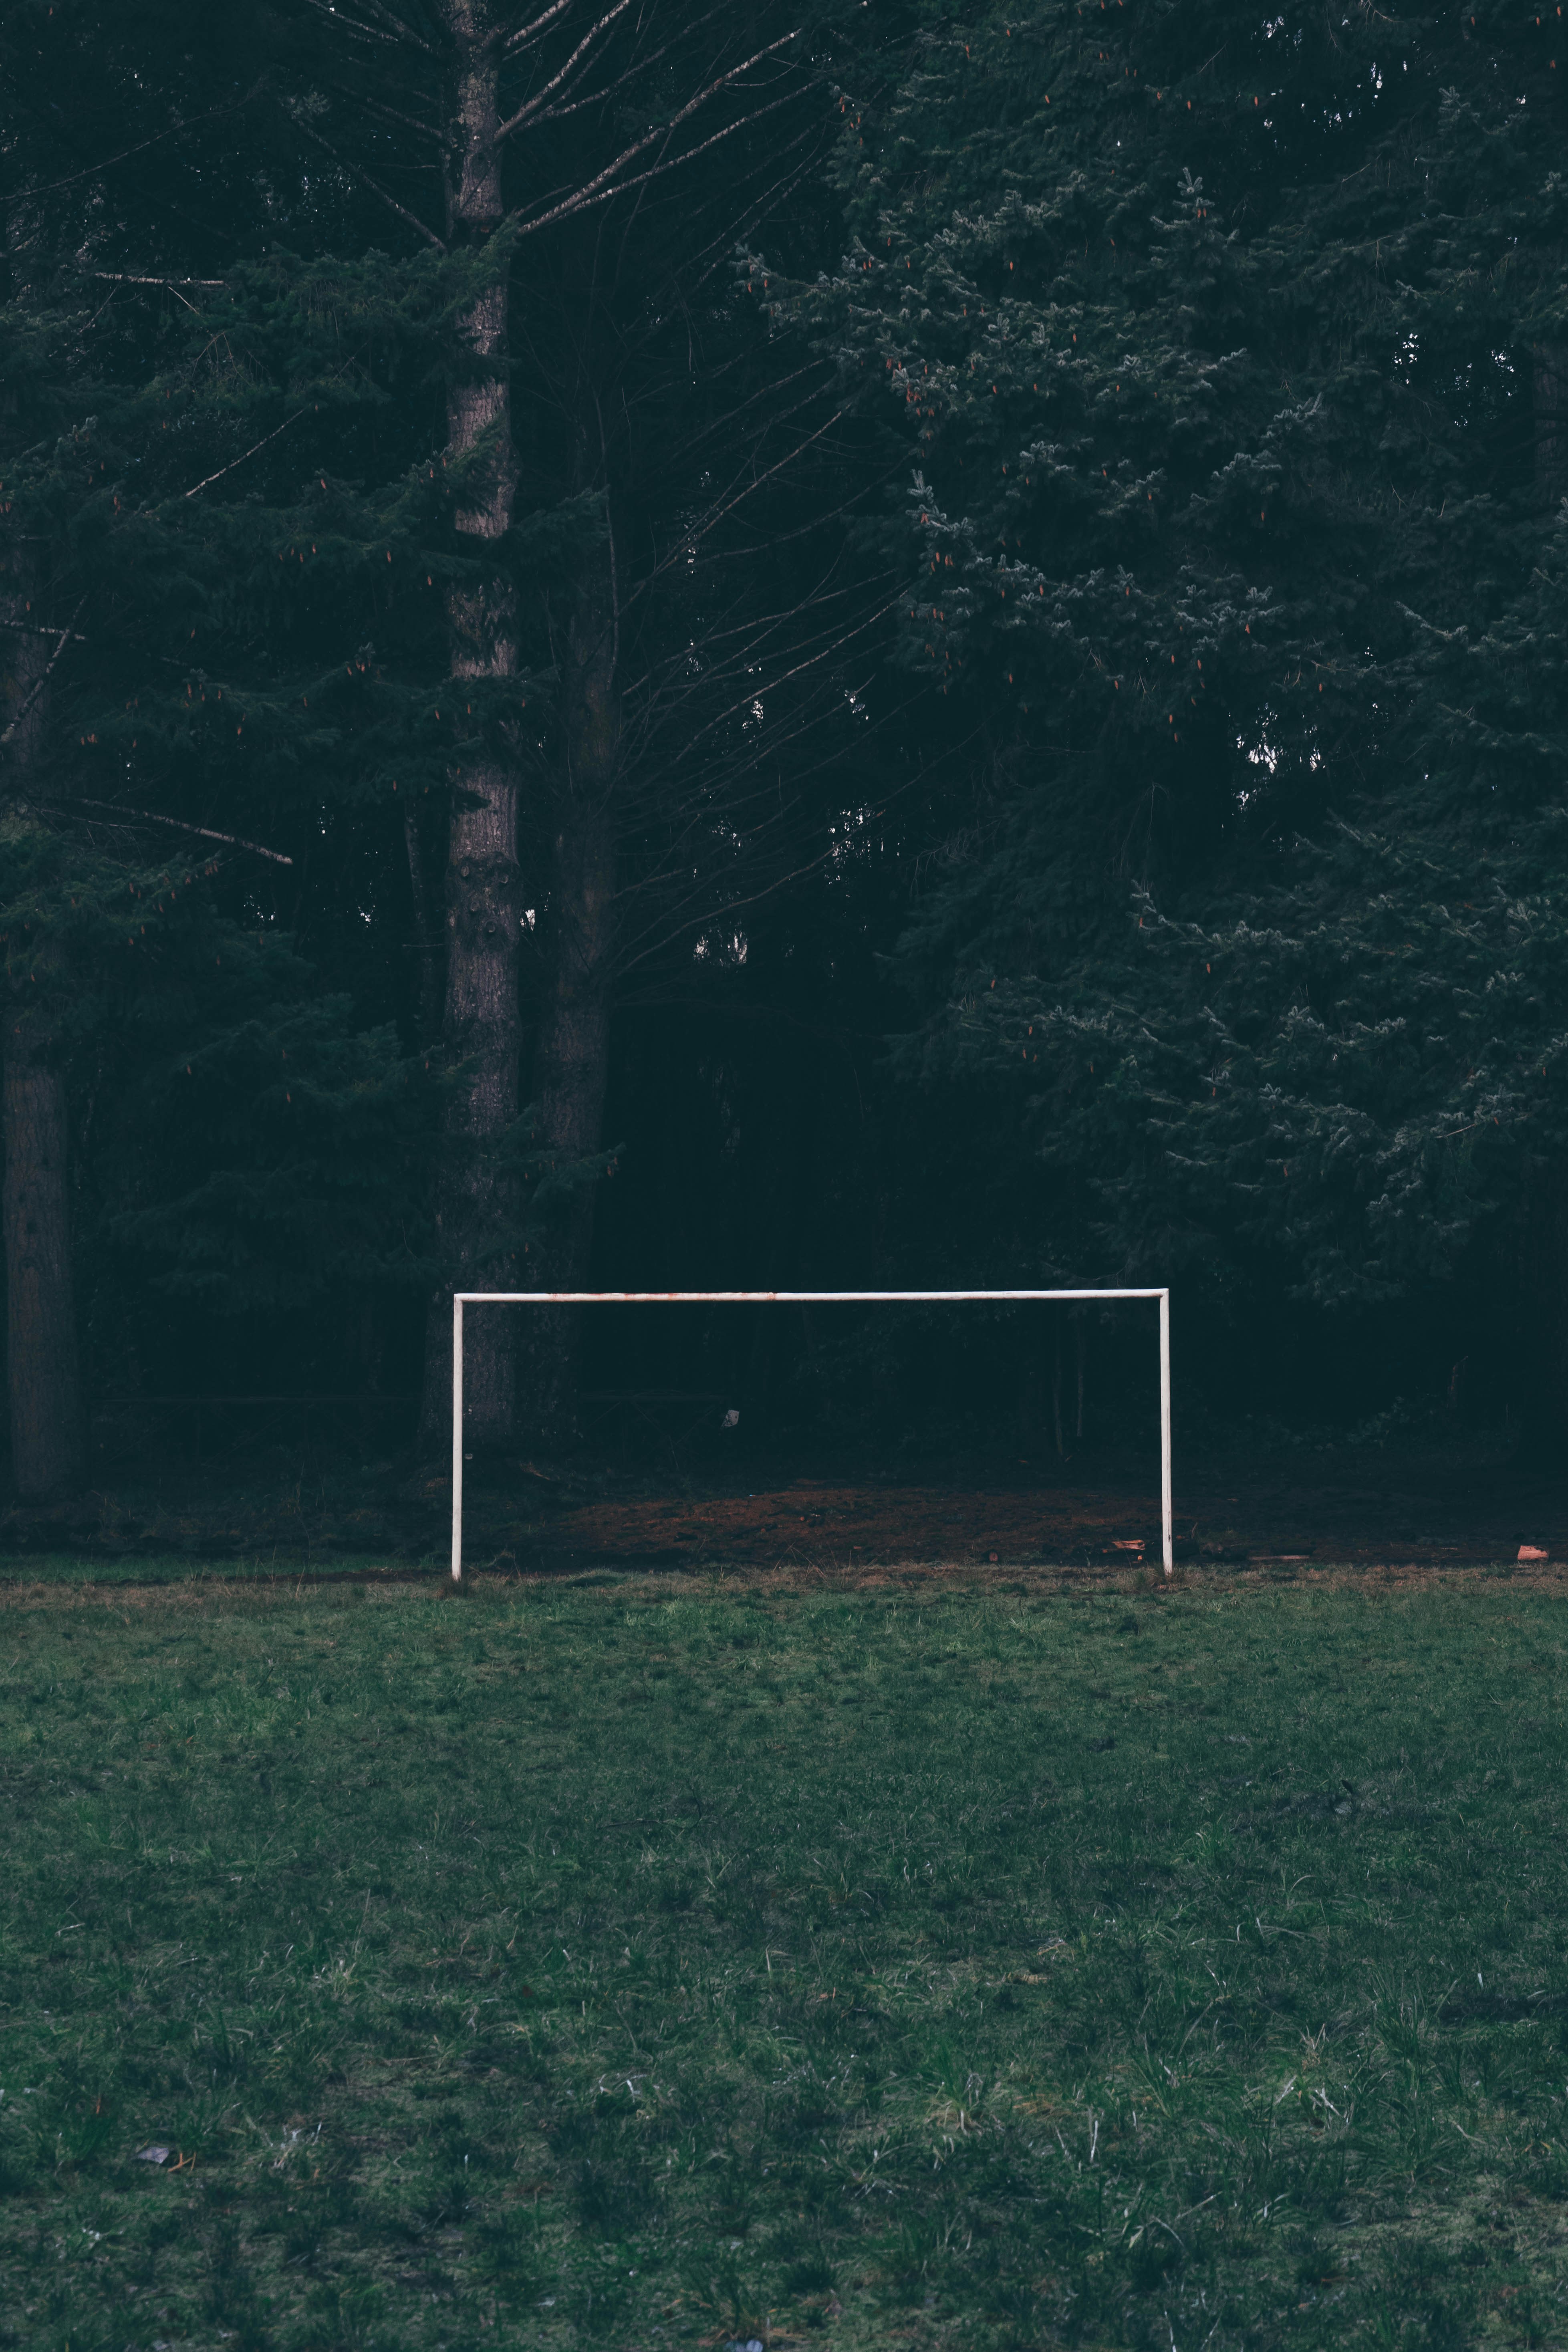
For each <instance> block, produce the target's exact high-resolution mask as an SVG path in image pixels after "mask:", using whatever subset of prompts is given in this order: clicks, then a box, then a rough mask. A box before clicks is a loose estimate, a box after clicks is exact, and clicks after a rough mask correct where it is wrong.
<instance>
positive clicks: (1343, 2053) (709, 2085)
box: [0, 1580, 1568, 2352]
mask: <svg viewBox="0 0 1568 2352" xmlns="http://www.w3.org/2000/svg"><path fill="white" fill-rule="evenodd" d="M1562 1626H1563V1617H1562V1603H1561V1601H1559V1600H1558V1599H1557V1598H1556V1597H1555V1596H1554V1595H1552V1593H1550V1592H1547V1591H1527V1590H1519V1589H1511V1590H1510V1589H1508V1588H1506V1587H1500V1586H1499V1585H1497V1584H1486V1585H1479V1586H1476V1587H1473V1588H1465V1587H1462V1586H1460V1585H1458V1584H1450V1585H1448V1586H1446V1587H1444V1588H1441V1589H1435V1590H1429V1591H1400V1592H1393V1591H1385V1592H1382V1593H1378V1594H1372V1593H1366V1592H1362V1591H1355V1590H1341V1591H1317V1592H1310V1591H1258V1590H1253V1591H1246V1592H1239V1593H1231V1594H1226V1595H1216V1594H1213V1593H1205V1591H1204V1590H1203V1589H1202V1588H1201V1586H1197V1587H1194V1588H1192V1589H1188V1590H1185V1591H1178V1592H1175V1593H1171V1594H1162V1595H1159V1596H1157V1597H1156V1596H1148V1595H1131V1594H1128V1593H1113V1592H1107V1591H1093V1592H1083V1593H1078V1594H1074V1593H1064V1592H1058V1591H1055V1590H1052V1591H1049V1592H1047V1591H1043V1590H1036V1589H1030V1588H1029V1587H1028V1585H1027V1583H1026V1580H1020V1581H1019V1584H1018V1586H1017V1588H1016V1589H1015V1590H1014V1591H1001V1590H998V1589H997V1586H996V1585H995V1584H994V1583H993V1584H992V1585H991V1586H990V1587H989V1588H988V1589H987V1590H985V1591H979V1590H971V1589H965V1588H963V1587H962V1586H959V1587H956V1588H954V1587H952V1586H948V1587H945V1588H932V1589H931V1591H930V1592H929V1593H928V1594H927V1595H925V1596H924V1597H918V1598H917V1597H911V1596H910V1595H908V1594H903V1595H900V1596H899V1597H898V1598H896V1599H894V1598H889V1597H885V1596H879V1595H876V1594H873V1593H869V1592H865V1591H858V1592H840V1593H836V1594H831V1595H824V1596H822V1597H820V1598H812V1597H810V1596H809V1595H805V1596H803V1595H801V1594H800V1593H798V1592H797V1593H795V1594H793V1595H791V1594H785V1593H782V1592H774V1593H773V1594H767V1593H763V1592H761V1591H757V1592H752V1593H746V1592H736V1591H723V1590H721V1589H717V1588H715V1589H714V1590H712V1591H708V1592H706V1593H693V1592H691V1591H687V1592H686V1593H684V1594H671V1593H669V1592H668V1591H650V1590H649V1589H648V1588H646V1587H637V1586H634V1585H632V1584H630V1583H629V1582H626V1583H620V1584H616V1583H612V1582H609V1581H606V1580H598V1581H597V1582H596V1583H595V1584H592V1585H583V1586H580V1587H577V1588H575V1589H570V1590H560V1589H556V1590H553V1591H542V1590H533V1591H525V1590H523V1591H520V1590H519V1589H518V1588H515V1587H513V1588H505V1589H500V1590H498V1591H494V1592H491V1593H488V1594H487V1593H486V1592H485V1591H483V1590H482V1589H481V1590H479V1591H476V1592H474V1593H472V1594H470V1595H469V1597H468V1598H467V1599H466V1600H464V1601H447V1600H439V1599H436V1598H433V1597H429V1596H426V1595H424V1594H417V1593H410V1592H406V1591H405V1592H396V1591H387V1592H378V1591H371V1592H368V1593H367V1592H365V1591H361V1590H357V1589H356V1590H347V1591H338V1590H332V1589H331V1588H326V1587H322V1588H317V1589H313V1590H312V1589H304V1590H302V1591H300V1592H298V1593H283V1594H279V1593H276V1592H274V1593H272V1594H262V1593H257V1592H255V1591H223V1590H221V1589H215V1588H214V1587H212V1586H210V1585H209V1586H206V1587H205V1588H199V1589H198V1588H195V1587H184V1588H180V1587H171V1588H167V1589H165V1590H163V1591H159V1592H156V1593H138V1592H134V1591H125V1592H122V1593H112V1594H111V1593H94V1592H92V1591H81V1590H80V1589H76V1590H74V1591H70V1590H58V1591H55V1592H54V1593H52V1594H48V1595H40V1594H35V1595H34V1596H32V1597H31V1598H30V1599H27V1598H25V1597H24V1596H16V1598H14V1599H13V1601H12V1602H11V1604H10V1605H8V1606H7V1607H6V1608H5V1612H4V1615H3V1620H0V1655H3V1657H4V1660H5V1664H4V1669H3V1676H4V1682H3V1699H0V1708H3V1713H0V1769H3V1773H4V1782H3V1793H4V1811H3V1814H0V1871H3V1874H4V1881H5V1909H4V1914H3V1920H4V1925H3V1929H0V1933H3V1937H4V1941H3V1945H0V2001H3V2003H4V2008H3V2009H0V2084H3V2085H4V2096H3V2098H0V2343H4V2344H11V2345H16V2346H24V2345H25V2346H26V2347H29V2352H32V2347H55V2352H65V2347H67V2346H69V2347H70V2352H99V2347H101V2352H124V2347H128V2346H134V2347H141V2352H152V2347H154V2346H164V2347H172V2352H184V2347H195V2346H198V2345H199V2346H202V2347H207V2346H210V2345H214V2344H216V2343H217V2342H218V2341H220V2340H226V2341H227V2342H228V2343H230V2344H232V2345H233V2346H235V2347H237V2352H252V2347H254V2352H263V2347H265V2352H336V2347H376V2352H395V2347H408V2352H416V2347H420V2352H423V2347H431V2352H434V2347H438V2346H446V2347H452V2352H457V2347H469V2346H472V2345H474V2344H477V2343H479V2342H482V2341H491V2342H495V2343H498V2344H518V2345H539V2346H541V2347H563V2352H564V2347H579V2346H581V2347H588V2346H595V2347H606V2352H625V2347H633V2346H640V2347H651V2346H654V2345H669V2346H690V2345H698V2344H703V2343H711V2344H713V2345H716V2346H720V2345H723V2344H724V2343H726V2342H730V2341H734V2340H737V2339H738V2340H740V2341H742V2342H744V2341H746V2340H748V2339H749V2338H751V2337H752V2336H755V2337H760V2338H762V2339H763V2341H764V2342H771V2343H772V2344H773V2345H775V2346H777V2345H781V2344H784V2343H787V2342H789V2341H790V2340H792V2339H793V2340H794V2341H795V2342H797V2343H809V2342H822V2343H829V2342H830V2343H832V2344H835V2345H838V2346H848V2347H871V2346H879V2347H881V2346H888V2345H894V2344H897V2345H900V2346H910V2347H938V2346H946V2345H949V2344H952V2345H954V2346H956V2345H959V2344H962V2345H963V2346H965V2347H969V2346H977V2347H997V2352H1001V2348H1002V2347H1014V2352H1026V2347H1047V2346H1055V2345H1064V2346H1065V2345H1079V2346H1083V2347H1110V2346H1117V2347H1155V2346H1157V2347H1161V2352H1169V2347H1176V2352H1189V2347H1190V2348H1191V2352H1198V2347H1205V2346H1206V2347H1212V2352H1226V2347H1242V2346H1246V2347H1268V2346H1274V2345H1289V2346H1292V2347H1294V2346H1302V2347H1309V2346H1324V2347H1327V2346H1330V2345H1332V2346H1341V2345H1345V2344H1358V2343H1364V2344H1366V2345H1368V2346H1379V2347H1401V2352H1418V2347H1431V2352H1438V2347H1466V2346H1470V2345H1482V2344H1493V2343H1496V2344H1499V2345H1518V2346H1526V2345H1542V2346H1545V2345H1555V2344H1561V2343H1562V2342H1563V2341H1564V2340H1568V2274H1565V2258H1564V2252H1563V2199H1564V2197H1565V2195H1568V1967H1565V1965H1564V1943H1565V1937H1568V1903H1565V1899H1564V1898H1565V1895H1568V1884H1565V1882H1568V1864H1565V1862H1564V1854H1563V1834H1562V1813H1563V1767H1564V1759H1565V1757H1568V1719H1565V1717H1564V1708H1563V1697H1564V1655H1563V1646H1562V1641H1563V1636H1562ZM158 2148H167V2150H168V2151H169V2153H168V2155H167V2158H166V2159H165V2160H164V2161H163V2162H158V2161H155V2160H153V2158H152V2157H150V2156H147V2155H146V2154H144V2153H143V2152H144V2151H147V2150H149V2149H153V2150H156V2149H158Z"/></svg>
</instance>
